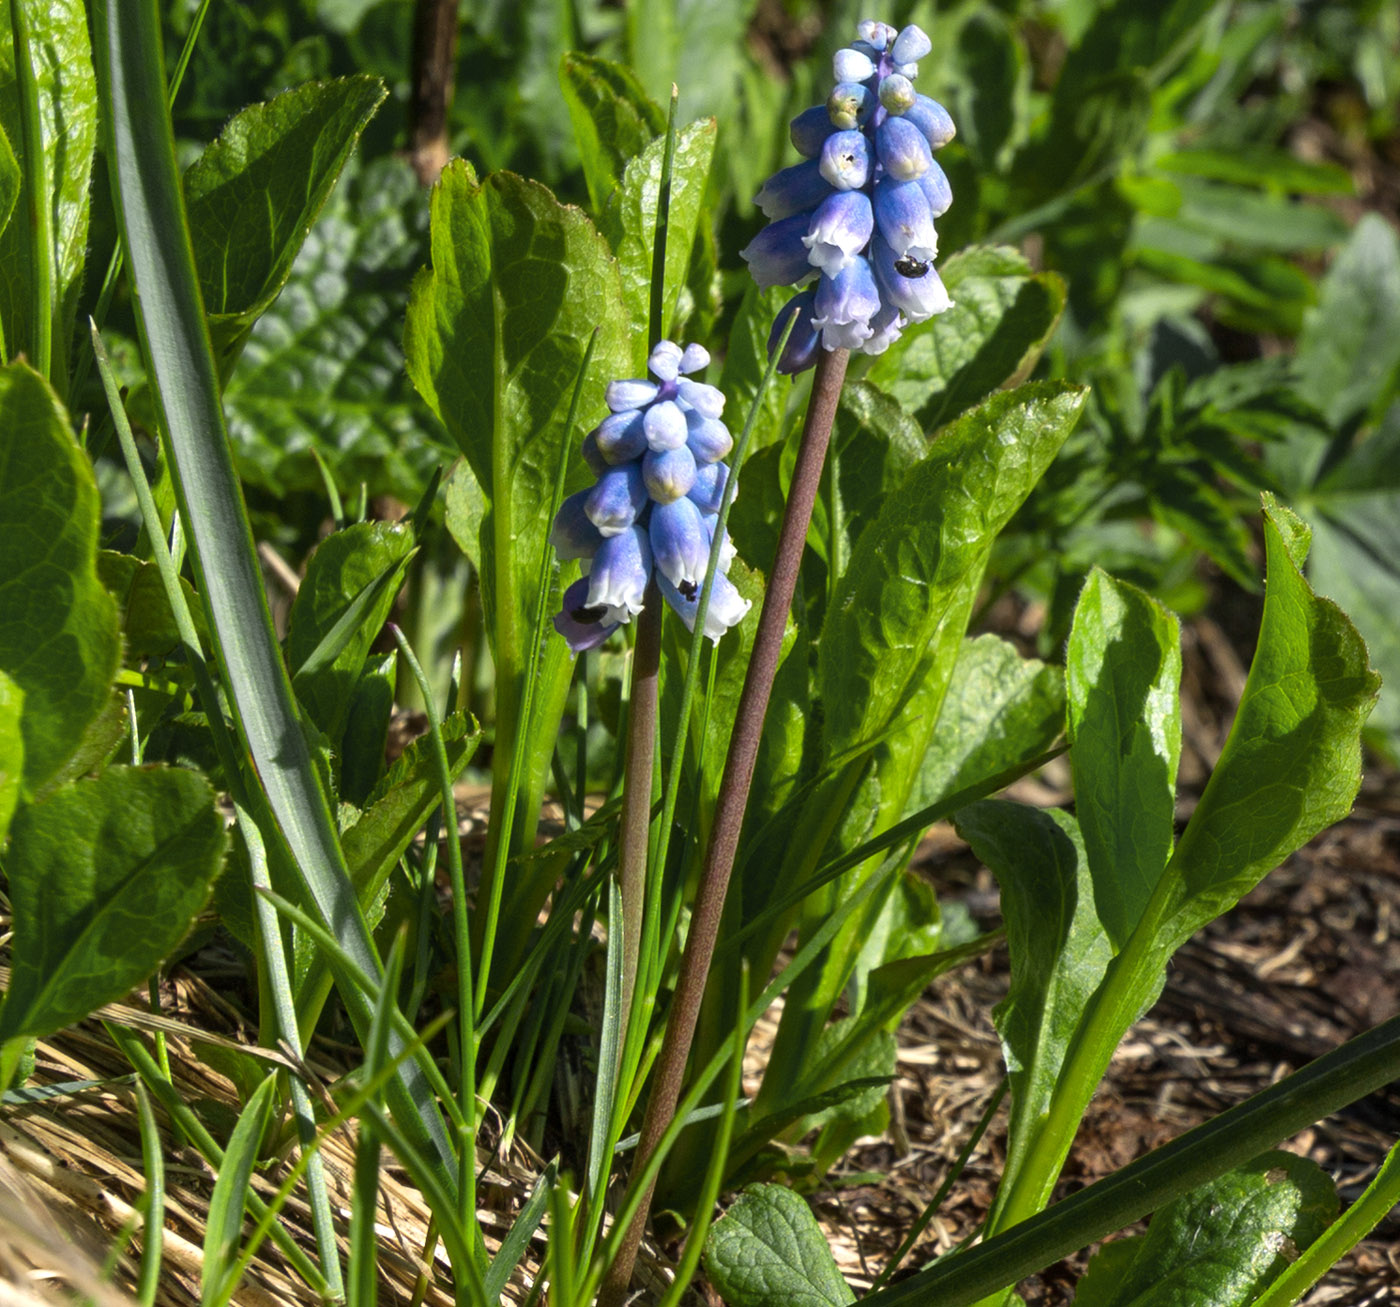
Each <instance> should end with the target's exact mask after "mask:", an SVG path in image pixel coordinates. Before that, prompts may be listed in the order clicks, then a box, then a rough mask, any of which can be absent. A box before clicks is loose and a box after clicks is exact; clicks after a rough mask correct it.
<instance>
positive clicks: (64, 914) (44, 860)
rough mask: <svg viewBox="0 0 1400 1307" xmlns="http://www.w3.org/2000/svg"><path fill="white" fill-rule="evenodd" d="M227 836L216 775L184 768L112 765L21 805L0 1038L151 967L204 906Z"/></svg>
mask: <svg viewBox="0 0 1400 1307" xmlns="http://www.w3.org/2000/svg"><path fill="white" fill-rule="evenodd" d="M225 843H226V839H225V835H224V823H223V819H222V818H221V817H220V815H219V813H218V810H217V809H216V808H215V806H214V793H213V791H212V790H211V789H210V788H209V785H208V782H206V781H205V780H204V778H203V777H201V776H199V775H197V774H196V773H195V772H190V771H183V770H180V769H176V768H129V767H110V768H108V769H107V771H105V772H104V773H103V774H102V775H101V776H99V777H97V778H96V779H95V780H80V781H77V782H75V783H74V784H72V785H65V786H63V787H62V788H61V789H59V790H56V791H55V792H54V793H53V794H52V795H50V796H49V797H48V798H46V799H43V800H41V801H39V802H37V803H34V804H31V805H29V806H28V807H25V808H21V809H20V810H19V812H17V813H16V814H15V819H14V822H13V825H12V826H11V830H10V851H9V854H8V856H7V858H6V870H7V872H8V875H9V883H10V901H11V903H12V904H13V907H14V931H15V937H14V942H13V946H12V947H13V954H12V958H13V960H12V963H11V967H12V971H11V980H10V989H9V992H8V994H7V995H6V997H5V1005H4V1007H3V1008H0V1040H10V1039H13V1038H15V1037H16V1036H18V1035H38V1036H43V1035H48V1034H51V1033H52V1032H53V1031H55V1030H59V1029H62V1027H64V1026H66V1025H71V1024H72V1023H73V1022H74V1021H77V1020H79V1019H80V1018H82V1017H85V1016H87V1014H88V1013H89V1012H91V1011H93V1009H95V1008H98V1007H101V1006H102V1004H104V1003H111V1002H113V1001H114V1000H116V999H119V998H122V997H123V996H124V995H125V994H126V993H127V991H128V990H130V989H131V987H132V986H133V985H136V984H139V983H140V982H141V981H142V980H144V979H145V978H146V977H147V976H148V975H150V973H151V972H152V971H154V970H155V969H156V967H157V966H159V965H160V963H161V962H162V961H163V960H164V959H165V957H166V956H167V955H168V954H169V953H170V951H171V950H172V949H173V948H174V947H175V946H176V945H177V944H178V943H179V942H180V940H181V938H182V937H183V936H184V934H185V932H186V930H188V929H189V925H190V922H191V921H192V920H193V918H194V914H195V913H196V912H198V911H199V909H200V908H201V907H202V906H203V905H204V901H205V899H206V898H207V897H208V894H209V886H210V884H211V883H212V881H213V879H214V877H215V876H216V875H217V874H218V871H219V868H220V865H221V863H222V860H223V852H224V845H225Z"/></svg>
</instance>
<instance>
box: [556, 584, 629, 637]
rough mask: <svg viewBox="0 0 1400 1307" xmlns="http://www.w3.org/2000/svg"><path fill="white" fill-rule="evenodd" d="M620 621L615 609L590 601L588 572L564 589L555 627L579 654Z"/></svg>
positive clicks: (614, 628) (612, 629)
mask: <svg viewBox="0 0 1400 1307" xmlns="http://www.w3.org/2000/svg"><path fill="white" fill-rule="evenodd" d="M619 624H620V618H619V616H618V614H617V611H616V610H615V609H612V608H607V607H593V606H590V605H589V602H588V578H587V577H586V576H582V577H580V578H579V579H578V580H577V581H575V582H574V583H573V585H571V586H570V587H569V588H568V589H567V590H565V591H564V607H563V611H562V612H559V613H556V614H555V616H554V629H555V630H556V631H558V632H559V634H560V635H562V636H563V637H564V639H566V640H567V641H568V642H569V651H570V652H571V653H576V654H579V653H583V652H584V650H586V649H595V648H597V646H598V645H600V644H602V643H603V641H604V640H606V639H607V638H608V636H610V635H611V634H612V633H613V632H614V631H616V630H617V628H618V625H619Z"/></svg>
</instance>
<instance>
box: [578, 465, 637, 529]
mask: <svg viewBox="0 0 1400 1307" xmlns="http://www.w3.org/2000/svg"><path fill="white" fill-rule="evenodd" d="M587 494H588V499H587V500H586V501H585V510H586V511H587V513H588V519H589V521H591V522H592V523H593V525H594V526H596V527H597V528H598V530H599V531H600V532H601V533H602V534H603V536H605V537H607V536H615V535H617V534H619V533H620V532H622V531H626V530H627V529H628V528H629V527H631V525H632V523H633V522H635V521H636V520H637V514H638V513H640V512H641V511H642V509H643V508H645V507H646V504H647V488H646V486H645V485H644V484H643V483H642V466H641V464H640V463H623V464H622V465H621V466H619V467H610V468H609V469H608V470H607V471H606V472H604V473H603V475H602V476H600V477H599V478H598V484H597V485H596V486H594V487H593V489H592V490H590V491H588V492H587Z"/></svg>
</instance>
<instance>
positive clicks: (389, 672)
mask: <svg viewBox="0 0 1400 1307" xmlns="http://www.w3.org/2000/svg"><path fill="white" fill-rule="evenodd" d="M398 665H399V657H398V654H397V652H394V651H390V652H389V653H384V654H373V653H372V654H370V655H369V656H368V657H367V658H366V659H365V665H364V670H363V671H362V672H361V673H360V679H359V682H358V684H357V685H356V686H355V692H354V694H353V695H352V696H351V699H350V708H349V711H348V713H347V714H346V718H345V731H344V734H343V735H342V736H341V740H340V799H341V801H342V802H343V803H353V804H355V805H357V806H359V807H363V806H364V802H365V800H366V799H367V798H368V797H369V795H370V793H371V792H372V791H373V790H374V789H375V787H376V786H377V785H378V784H379V780H380V777H381V776H382V775H383V772H384V749H385V746H386V744H387V742H388V737H389V719H390V718H391V717H392V716H393V712H394V691H395V689H396V687H397V672H398Z"/></svg>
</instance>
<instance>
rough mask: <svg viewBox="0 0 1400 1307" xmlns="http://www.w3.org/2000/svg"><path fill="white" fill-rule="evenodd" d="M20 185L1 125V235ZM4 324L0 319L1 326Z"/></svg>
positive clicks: (17, 195) (14, 162)
mask: <svg viewBox="0 0 1400 1307" xmlns="http://www.w3.org/2000/svg"><path fill="white" fill-rule="evenodd" d="M20 186H21V182H20V176H19V160H18V159H16V158H15V152H14V150H12V149H11V148H10V138H9V137H8V136H6V135H5V129H4V127H3V126H0V235H3V234H4V231H5V225H6V223H8V222H9V221H10V215H11V214H12V213H13V212H14V211H15V201H16V200H17V199H19V191H20ZM3 325H4V323H3V320H0V327H2V326H3Z"/></svg>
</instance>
